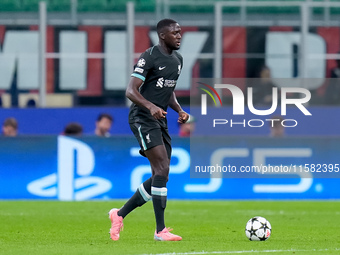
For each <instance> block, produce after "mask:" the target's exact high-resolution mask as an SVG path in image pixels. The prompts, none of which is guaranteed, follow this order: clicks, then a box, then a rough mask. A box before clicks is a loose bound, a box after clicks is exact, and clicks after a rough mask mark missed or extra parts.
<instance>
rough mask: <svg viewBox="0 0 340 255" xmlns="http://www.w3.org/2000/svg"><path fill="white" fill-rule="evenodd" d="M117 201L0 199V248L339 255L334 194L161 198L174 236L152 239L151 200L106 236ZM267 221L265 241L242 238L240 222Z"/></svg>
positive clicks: (1, 250)
mask: <svg viewBox="0 0 340 255" xmlns="http://www.w3.org/2000/svg"><path fill="white" fill-rule="evenodd" d="M123 203H124V201H116V200H114V201H104V202H102V201H88V202H58V201H0V229H1V231H0V254H6V255H11V254H20V255H21V254H25V255H27V254H32V255H33V254H34V255H40V254H44V255H45V254H47V255H51V254H100V255H105V254H110V255H112V254H119V255H120V254H173V255H178V254H182V255H198V254H200V255H201V254H202V255H205V254H306V255H307V254H308V255H309V254H312V255H313V254H327V255H328V254H340V206H339V202H337V201H176V200H170V201H168V205H167V210H166V225H167V226H168V227H172V228H173V229H174V230H173V233H175V234H179V235H181V236H182V237H183V240H182V241H180V242H156V241H154V240H153V233H154V230H155V221H154V215H153V208H152V203H150V202H149V203H148V204H146V205H144V206H143V207H141V208H137V209H136V210H135V211H134V212H132V213H131V214H130V215H128V216H127V217H126V218H125V220H124V230H123V231H122V232H121V238H120V240H119V241H112V240H111V239H110V238H109V234H108V232H109V228H110V221H109V219H108V215H107V212H108V211H109V210H110V209H111V208H113V207H120V206H122V205H123ZM253 216H263V217H265V218H267V219H268V220H269V221H270V223H271V225H272V235H271V237H270V238H269V239H268V240H267V241H264V242H255V241H249V240H248V239H247V238H246V236H245V233H244V229H245V224H246V222H247V221H248V220H249V219H250V218H251V217H253Z"/></svg>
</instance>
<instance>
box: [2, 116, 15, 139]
mask: <svg viewBox="0 0 340 255" xmlns="http://www.w3.org/2000/svg"><path fill="white" fill-rule="evenodd" d="M2 134H3V135H4V136H9V137H14V136H17V135H18V121H17V120H16V119H15V118H7V119H5V121H4V123H3V125H2Z"/></svg>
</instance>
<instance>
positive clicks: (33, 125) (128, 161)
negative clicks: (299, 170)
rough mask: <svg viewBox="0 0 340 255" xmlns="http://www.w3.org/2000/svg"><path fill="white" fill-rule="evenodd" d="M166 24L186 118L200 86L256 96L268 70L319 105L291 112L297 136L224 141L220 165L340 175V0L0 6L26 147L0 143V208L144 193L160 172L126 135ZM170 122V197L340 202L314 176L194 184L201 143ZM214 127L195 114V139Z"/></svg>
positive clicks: (20, 139) (7, 67)
mask: <svg viewBox="0 0 340 255" xmlns="http://www.w3.org/2000/svg"><path fill="white" fill-rule="evenodd" d="M165 17H171V18H173V19H175V20H177V21H178V22H179V23H180V25H181V26H182V31H183V33H182V40H183V41H182V46H181V50H180V51H181V53H182V55H183V56H184V68H183V71H182V74H181V78H180V80H179V81H178V84H177V90H176V94H177V97H178V100H179V102H180V103H181V104H182V106H183V107H184V108H185V109H186V110H187V111H190V89H191V88H192V87H193V86H195V84H196V82H197V81H198V79H202V78H210V79H217V80H221V79H226V80H228V79H238V80H239V81H241V82H239V83H238V84H239V85H238V86H239V87H240V89H242V90H243V91H244V92H246V89H247V80H248V79H254V78H255V84H257V83H260V82H261V70H262V68H263V66H266V67H268V70H270V75H269V77H267V76H266V77H262V78H269V79H271V82H273V84H275V85H276V86H278V87H284V86H288V85H287V84H288V83H287V82H286V81H289V84H290V86H292V85H291V84H293V85H294V86H296V87H299V86H300V87H301V86H302V85H301V81H305V82H303V87H305V88H307V89H309V90H310V92H311V94H312V98H311V100H310V101H309V103H308V109H309V110H310V111H311V113H312V116H311V117H305V116H303V115H302V114H301V112H300V111H299V110H298V109H296V108H294V109H291V110H289V111H288V112H289V114H290V115H289V116H287V118H294V119H297V120H298V121H299V124H298V126H297V127H296V128H287V130H286V135H285V137H283V138H272V137H270V136H269V132H270V130H269V127H267V126H264V127H262V128H255V129H254V128H249V127H245V128H233V129H232V128H229V129H224V131H221V132H222V133H221V132H220V133H219V134H220V135H221V134H224V135H227V137H228V138H227V140H228V142H226V144H225V146H224V147H221V148H218V149H223V148H228V149H230V150H231V152H230V151H229V152H230V154H226V155H224V158H223V159H221V160H222V161H221V162H224V163H232V164H234V165H236V166H238V167H239V166H241V165H242V164H243V165H249V166H251V165H254V164H258V163H259V162H260V163H263V164H272V165H280V164H284V165H285V164H286V165H291V164H295V165H304V164H328V165H332V167H333V168H334V167H336V164H339V163H340V162H339V161H338V155H339V153H340V148H339V146H338V144H339V141H340V139H339V130H340V120H339V113H340V106H339V105H340V84H338V81H337V79H338V78H336V77H340V70H339V69H338V71H336V70H337V69H335V68H336V67H337V60H338V59H340V54H339V51H340V1H331V0H327V1H326V0H324V1H323V0H320V1H312V0H305V1H274V0H273V1H256V0H253V1H251V0H236V1H213V0H205V1H193V0H192V1H191V0H186V1H179V0H177V1H175V0H145V1H142V0H139V1H138V0H136V1H131V2H128V1H124V0H48V1H45V2H40V1H39V0H0V49H1V51H0V95H1V107H2V109H1V110H0V121H1V122H3V121H4V120H5V119H6V118H8V117H14V118H16V119H17V121H18V123H19V135H18V136H17V137H15V138H7V137H1V138H0V139H1V144H0V151H1V154H0V159H1V160H0V162H1V163H0V176H1V178H0V199H57V200H87V199H111V198H114V199H115V198H128V197H129V196H130V195H131V194H133V192H134V191H135V188H136V185H137V184H139V183H140V181H142V180H143V179H145V178H147V177H148V175H149V167H148V162H147V161H146V160H145V159H144V158H141V157H139V155H138V148H137V142H136V141H135V139H134V138H133V137H132V133H131V131H130V129H129V126H128V121H127V115H128V105H129V102H127V101H126V99H125V96H124V94H125V87H126V85H127V83H128V79H129V76H130V73H131V71H132V68H133V65H134V63H135V61H136V60H137V58H138V56H139V55H140V53H142V52H143V51H144V50H145V49H147V48H148V47H150V46H152V45H153V44H155V43H157V36H156V34H155V24H156V23H157V21H158V20H160V19H162V18H165ZM336 75H338V76H336ZM293 96H294V95H293ZM222 101H223V110H225V111H226V112H227V113H228V116H230V115H231V107H232V100H231V95H230V94H227V93H226V94H223V97H222ZM261 106H263V105H261V104H260V107H261ZM265 107H268V106H265ZM219 110H221V109H212V110H211V111H212V112H214V114H215V111H216V112H217V111H219ZM103 112H105V113H109V114H111V115H112V116H113V117H114V123H113V126H112V129H111V131H110V133H111V137H109V138H105V139H103V138H98V137H95V136H94V135H93V132H94V128H95V126H94V125H95V121H96V118H97V116H98V114H99V113H103ZM196 117H197V116H196ZM262 117H263V116H261V117H256V118H260V119H265V118H266V116H264V117H263V118H262ZM168 118H169V119H168V122H169V130H170V133H171V134H172V135H173V145H174V159H173V161H172V170H171V171H172V174H171V180H172V181H171V182H169V193H170V194H169V197H170V198H180V199H186V198H188V199H190V198H194V199H262V198H269V199H338V198H340V192H339V189H338V187H337V186H338V179H336V178H321V179H314V178H313V177H314V176H313V173H310V174H308V175H307V177H308V178H303V177H306V176H303V175H301V174H297V175H296V174H295V175H293V176H295V177H296V178H264V179H263V178H243V179H228V178H227V179H223V180H222V179H219V180H217V179H211V180H209V179H193V178H190V169H189V168H190V139H189V138H188V137H186V138H183V137H179V136H178V132H179V127H178V125H177V123H176V114H174V112H171V111H169V116H168ZM228 118H230V117H228ZM245 118H254V116H252V115H251V114H250V113H246V116H245ZM69 122H78V123H80V124H81V125H82V126H83V130H84V135H83V136H81V137H76V138H74V137H73V138H71V137H65V136H60V134H61V133H62V131H63V128H64V127H65V126H66V124H67V123H69ZM206 125H208V124H207V123H203V122H202V121H200V119H199V117H197V122H196V130H195V132H194V135H196V136H199V135H201V134H203V131H204V129H205V128H206ZM233 136H235V137H233ZM201 146H202V147H203V146H204V145H203V144H202V145H201ZM204 148H205V151H204V154H205V155H204V156H206V157H207V161H206V162H207V163H211V162H212V163H214V162H213V161H212V159H211V158H213V155H215V154H214V153H215V152H216V151H215V149H216V148H214V149H211V148H210V147H209V146H207V147H204ZM240 149H244V150H243V152H241V153H240V154H237V153H238V152H240ZM216 150H217V149H216ZM233 150H234V152H233ZM268 151H276V152H277V154H275V153H274V154H272V153H268ZM226 153H227V152H226ZM235 153H236V154H235ZM242 153H243V154H242ZM261 153H262V154H261ZM266 153H267V154H266ZM202 154H203V152H202ZM258 155H261V159H259V158H257V157H259V156H258ZM199 156H203V155H199ZM223 160H225V161H223ZM333 174H334V172H333ZM333 176H334V175H333ZM281 177H286V176H281ZM290 177H291V176H290ZM171 187H172V188H171Z"/></svg>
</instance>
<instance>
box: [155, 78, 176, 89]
mask: <svg viewBox="0 0 340 255" xmlns="http://www.w3.org/2000/svg"><path fill="white" fill-rule="evenodd" d="M176 84H177V80H164V78H163V77H161V78H159V79H158V81H157V84H156V87H160V88H163V87H168V88H172V87H175V86H176Z"/></svg>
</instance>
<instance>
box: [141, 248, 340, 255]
mask: <svg viewBox="0 0 340 255" xmlns="http://www.w3.org/2000/svg"><path fill="white" fill-rule="evenodd" d="M300 251H302V252H303V251H304V252H324V251H340V248H339V249H338V248H335V249H318V250H317V249H311V250H294V249H290V250H262V251H257V250H249V251H199V252H179V253H177V252H172V253H149V254H142V255H208V254H242V253H277V252H300Z"/></svg>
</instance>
